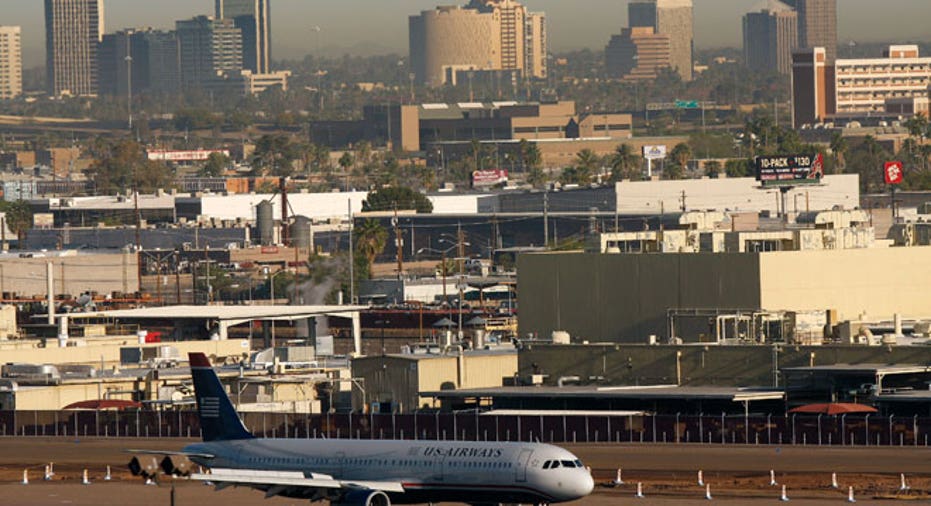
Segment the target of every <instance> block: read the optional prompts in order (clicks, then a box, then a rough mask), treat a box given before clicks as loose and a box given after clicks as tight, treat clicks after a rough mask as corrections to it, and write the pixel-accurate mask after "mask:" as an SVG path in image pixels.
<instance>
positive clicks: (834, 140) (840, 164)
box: [831, 132, 848, 173]
mask: <svg viewBox="0 0 931 506" xmlns="http://www.w3.org/2000/svg"><path fill="white" fill-rule="evenodd" d="M847 148H848V146H847V139H846V138H845V137H844V136H843V135H841V134H840V133H838V132H835V133H834V135H833V136H832V137H831V155H832V156H833V157H834V168H835V171H836V172H838V173H842V172H844V168H845V167H846V165H847V163H846V161H845V159H844V155H845V154H846V153H847Z"/></svg>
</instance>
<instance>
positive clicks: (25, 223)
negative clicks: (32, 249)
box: [0, 199, 32, 247]
mask: <svg viewBox="0 0 931 506" xmlns="http://www.w3.org/2000/svg"><path fill="white" fill-rule="evenodd" d="M0 212H3V213H6V217H5V220H6V226H7V228H9V229H10V231H11V232H13V233H14V234H16V239H17V241H18V242H19V243H20V245H22V242H23V240H24V239H25V238H26V231H27V230H29V229H30V228H32V208H31V207H29V203H28V202H26V201H25V200H23V199H19V200H16V201H13V202H7V201H5V200H4V201H0ZM20 247H22V246H20Z"/></svg>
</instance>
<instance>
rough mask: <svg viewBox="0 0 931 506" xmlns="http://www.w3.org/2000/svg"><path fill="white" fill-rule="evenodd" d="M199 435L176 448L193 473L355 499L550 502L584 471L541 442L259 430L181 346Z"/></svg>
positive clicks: (292, 493) (581, 486)
mask: <svg viewBox="0 0 931 506" xmlns="http://www.w3.org/2000/svg"><path fill="white" fill-rule="evenodd" d="M189 359H190V364H191V376H192V378H193V380H194V390H195V395H196V397H197V410H198V415H199V417H200V424H201V429H202V432H203V439H204V441H203V442H202V443H196V444H191V445H188V446H187V447H185V448H184V450H183V452H180V453H181V454H183V455H186V456H188V457H189V458H190V459H191V460H193V461H194V462H196V463H197V464H200V465H201V466H204V467H206V468H208V469H209V472H206V473H200V474H194V475H192V478H194V479H198V480H203V481H210V482H212V483H214V484H215V485H216V486H217V488H223V487H227V486H248V487H252V488H256V489H259V490H262V491H264V492H265V493H266V497H271V496H275V495H281V496H285V497H291V498H303V499H308V500H311V501H316V500H329V501H330V502H331V503H333V504H342V505H353V506H390V505H391V503H392V502H393V503H396V504H412V503H434V502H441V501H450V502H464V503H469V504H491V503H532V504H533V503H558V502H564V501H572V500H575V499H579V498H581V497H584V496H586V495H588V494H589V493H590V492H591V491H592V488H593V486H594V483H593V480H592V476H591V473H590V472H589V470H588V469H586V468H585V467H584V466H583V465H582V462H581V461H580V460H579V459H578V458H577V457H576V456H575V455H573V454H572V453H570V452H568V451H566V450H564V449H562V448H559V447H556V446H552V445H547V444H539V443H499V442H452V441H396V440H387V441H386V440H382V441H372V440H327V439H260V438H255V437H254V436H253V435H252V434H250V433H249V432H248V431H247V430H246V428H245V426H244V425H243V423H242V421H241V420H240V419H239V417H238V416H237V414H236V411H235V409H234V407H233V404H232V403H231V402H230V399H229V396H227V394H226V391H225V389H224V388H223V385H222V384H221V383H220V379H219V378H218V377H217V374H216V372H215V371H214V370H213V368H212V367H211V365H210V362H209V361H208V360H207V357H206V356H205V355H204V354H202V353H191V354H190V355H189Z"/></svg>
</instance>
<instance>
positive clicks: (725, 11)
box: [0, 0, 931, 67]
mask: <svg viewBox="0 0 931 506" xmlns="http://www.w3.org/2000/svg"><path fill="white" fill-rule="evenodd" d="M271 1H272V26H273V44H274V47H273V50H274V57H275V58H297V57H300V56H302V55H303V54H305V53H308V52H313V51H314V50H315V47H316V37H315V36H314V35H313V33H312V32H311V28H312V27H313V26H315V25H316V26H320V27H321V32H320V45H321V47H323V49H324V53H327V54H334V53H342V52H346V51H350V52H353V48H360V49H361V48H365V51H366V52H367V53H373V52H376V53H387V52H396V53H402V54H406V53H407V17H408V15H411V14H416V13H418V12H419V11H421V10H423V9H429V8H432V7H433V6H435V5H441V4H454V3H466V0H460V1H458V2H457V1H455V0H335V1H334V0H330V1H324V0H271ZM523 3H524V4H525V5H527V6H529V7H530V8H532V9H534V10H538V11H544V12H546V14H547V18H548V24H549V35H550V47H551V48H552V49H553V50H556V51H560V50H566V49H576V48H582V47H593V48H602V47H604V45H605V44H606V43H607V41H608V39H609V38H610V36H611V34H613V33H617V32H618V31H619V30H620V27H621V26H624V25H625V24H626V22H627V1H626V0H524V2H523ZM837 3H838V6H839V8H838V11H839V12H838V17H839V25H840V26H839V31H840V35H839V37H840V39H841V41H842V42H844V41H849V40H896V41H900V42H904V41H913V40H931V23H928V22H927V20H928V18H929V16H931V0H885V1H877V0H838V2H837ZM765 4H766V1H765V0H695V44H696V46H698V47H699V48H709V47H721V46H733V47H738V46H739V45H740V43H741V35H740V18H741V16H742V15H743V14H744V13H746V12H748V11H750V10H756V8H759V7H760V6H762V5H765ZM213 5H214V0H105V9H106V16H105V17H106V19H105V24H106V30H107V31H108V32H110V31H115V30H117V29H119V28H125V27H132V26H152V27H156V28H172V27H173V26H174V21H175V20H176V19H183V18H186V17H191V16H194V15H197V14H211V13H212V11H213ZM0 25H21V26H22V27H23V31H24V33H23V39H24V40H23V45H24V48H23V51H24V53H25V54H24V58H25V59H26V66H27V67H31V66H36V65H41V64H42V62H43V59H44V56H43V54H44V53H43V52H44V50H45V49H44V47H45V42H44V35H43V30H44V20H43V2H42V1H41V0H0Z"/></svg>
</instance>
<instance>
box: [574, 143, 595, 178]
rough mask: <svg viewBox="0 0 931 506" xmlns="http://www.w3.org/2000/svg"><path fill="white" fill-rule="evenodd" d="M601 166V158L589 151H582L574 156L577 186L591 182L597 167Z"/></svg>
mask: <svg viewBox="0 0 931 506" xmlns="http://www.w3.org/2000/svg"><path fill="white" fill-rule="evenodd" d="M600 164H601V157H600V156H598V155H596V154H595V152H594V151H592V150H591V149H587V148H586V149H583V150H582V151H579V152H578V153H576V155H575V174H576V181H575V182H577V183H579V184H588V183H590V182H591V180H592V176H594V174H595V172H596V171H597V169H598V166H599V165H600Z"/></svg>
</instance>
